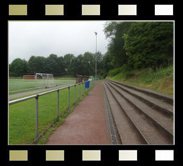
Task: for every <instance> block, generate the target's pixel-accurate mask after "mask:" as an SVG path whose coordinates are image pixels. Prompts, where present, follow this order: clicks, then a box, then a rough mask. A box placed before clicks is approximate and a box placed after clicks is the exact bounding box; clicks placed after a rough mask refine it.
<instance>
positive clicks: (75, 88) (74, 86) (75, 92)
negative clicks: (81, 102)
mask: <svg viewBox="0 0 183 166" xmlns="http://www.w3.org/2000/svg"><path fill="white" fill-rule="evenodd" d="M74 103H75V104H76V85H74Z"/></svg>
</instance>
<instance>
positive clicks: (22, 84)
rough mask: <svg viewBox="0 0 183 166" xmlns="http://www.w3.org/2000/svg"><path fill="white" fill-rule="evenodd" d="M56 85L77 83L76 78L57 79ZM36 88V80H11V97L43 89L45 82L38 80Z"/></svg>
mask: <svg viewBox="0 0 183 166" xmlns="http://www.w3.org/2000/svg"><path fill="white" fill-rule="evenodd" d="M54 81H55V84H56V85H57V86H59V85H64V84H70V83H75V82H76V79H75V78H55V80H54ZM37 85H38V86H37V87H36V81H35V80H34V79H32V80H31V79H27V80H24V79H21V78H20V79H14V78H13V79H11V78H10V79H9V95H12V94H17V93H22V92H27V91H33V90H37V89H43V88H44V81H43V80H38V82H37Z"/></svg>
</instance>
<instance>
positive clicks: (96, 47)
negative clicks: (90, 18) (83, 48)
mask: <svg viewBox="0 0 183 166" xmlns="http://www.w3.org/2000/svg"><path fill="white" fill-rule="evenodd" d="M94 33H95V35H96V53H95V79H96V78H97V32H94Z"/></svg>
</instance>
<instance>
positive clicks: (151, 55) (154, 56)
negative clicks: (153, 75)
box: [103, 22, 173, 77]
mask: <svg viewBox="0 0 183 166" xmlns="http://www.w3.org/2000/svg"><path fill="white" fill-rule="evenodd" d="M104 33H105V35H106V38H109V39H110V42H109V45H108V51H107V53H106V54H105V55H104V59H103V61H104V62H103V63H104V64H105V65H103V73H105V74H104V77H105V76H106V75H107V74H106V73H108V72H109V70H111V69H115V68H119V67H122V66H124V67H125V68H126V69H128V71H129V70H134V69H145V68H149V67H150V68H152V69H153V70H156V69H157V68H159V67H166V66H169V65H172V64H173V23H172V22H108V23H107V24H106V25H105V28H104ZM106 64H107V65H106ZM116 71H117V70H116ZM109 74H112V73H109Z"/></svg>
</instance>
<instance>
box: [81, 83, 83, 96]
mask: <svg viewBox="0 0 183 166" xmlns="http://www.w3.org/2000/svg"><path fill="white" fill-rule="evenodd" d="M81 85H82V96H83V82H82V84H81Z"/></svg>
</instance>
